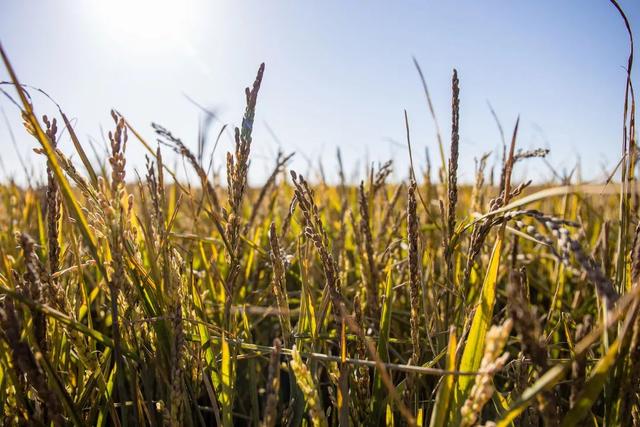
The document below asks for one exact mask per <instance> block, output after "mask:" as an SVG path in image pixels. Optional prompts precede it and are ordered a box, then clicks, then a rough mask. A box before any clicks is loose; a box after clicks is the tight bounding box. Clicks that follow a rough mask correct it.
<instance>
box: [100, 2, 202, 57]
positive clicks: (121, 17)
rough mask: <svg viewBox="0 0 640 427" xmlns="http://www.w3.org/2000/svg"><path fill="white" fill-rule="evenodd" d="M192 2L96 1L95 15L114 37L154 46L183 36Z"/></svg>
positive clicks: (126, 41)
mask: <svg viewBox="0 0 640 427" xmlns="http://www.w3.org/2000/svg"><path fill="white" fill-rule="evenodd" d="M190 3H191V1H175V0H110V1H103V0H100V1H96V2H95V3H94V4H95V6H96V12H97V13H98V14H99V19H100V21H101V22H102V23H103V25H104V26H105V27H106V29H107V30H108V31H109V32H111V33H113V34H112V36H113V37H114V38H117V39H120V40H121V41H123V42H125V43H134V44H144V45H147V46H149V45H151V44H152V43H172V42H176V41H177V40H179V39H180V38H182V36H183V35H184V34H183V32H184V31H185V30H186V28H187V27H188V25H186V22H187V18H188V11H189V10H190V7H189V6H190Z"/></svg>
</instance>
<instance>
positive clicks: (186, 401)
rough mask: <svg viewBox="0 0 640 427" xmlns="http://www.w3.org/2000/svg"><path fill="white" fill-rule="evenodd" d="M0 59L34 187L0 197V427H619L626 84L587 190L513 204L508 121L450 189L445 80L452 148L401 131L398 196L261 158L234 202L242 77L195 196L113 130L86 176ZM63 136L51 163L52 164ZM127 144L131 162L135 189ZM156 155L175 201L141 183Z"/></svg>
mask: <svg viewBox="0 0 640 427" xmlns="http://www.w3.org/2000/svg"><path fill="white" fill-rule="evenodd" d="M2 58H3V61H4V65H5V66H6V68H7V71H8V72H9V74H10V76H11V78H12V82H10V83H11V85H8V84H6V85H4V86H0V88H2V90H3V92H5V91H6V93H7V94H8V95H9V94H10V96H11V99H13V101H14V102H15V103H16V104H17V105H18V106H19V108H20V110H21V111H22V118H23V120H24V132H28V133H30V134H31V135H32V136H33V138H34V147H37V152H38V153H39V155H40V162H41V166H42V167H43V168H46V170H47V179H46V181H45V182H40V183H37V184H34V185H30V186H25V185H19V184H18V183H16V182H5V183H2V184H1V185H0V417H1V419H2V421H3V425H40V426H50V425H53V426H63V425H76V426H84V425H97V426H107V425H108V426H137V425H140V426H142V425H150V426H154V425H162V424H166V425H170V426H210V425H220V426H232V425H251V426H266V427H273V426H276V425H278V426H298V425H306V426H337V425H340V426H349V425H420V426H427V425H428V426H450V425H456V426H458V425H459V426H474V425H485V426H538V425H547V426H575V425H581V426H582V425H607V426H618V425H621V426H630V425H640V317H639V316H638V311H639V307H638V305H639V304H640V296H639V292H640V286H638V281H639V280H640V241H639V239H638V236H639V235H640V222H639V221H638V213H639V212H640V199H639V197H638V195H639V193H638V187H637V183H636V175H635V173H636V161H637V155H638V150H637V146H636V139H635V138H636V134H635V122H634V116H635V102H634V98H633V92H632V86H631V81H630V77H629V78H628V80H627V91H626V98H625V99H623V100H621V102H624V105H625V115H624V127H623V129H622V132H621V134H623V138H622V141H621V151H620V152H621V154H622V160H621V161H620V164H619V165H618V166H617V171H616V174H612V176H611V179H610V180H608V181H606V182H600V183H585V182H580V181H579V180H578V179H577V178H576V177H573V176H566V177H561V178H560V179H558V180H557V181H556V182H549V183H547V184H544V185H536V186H534V185H532V184H531V181H527V180H519V181H516V180H515V178H513V177H514V176H516V172H517V171H518V169H520V168H522V167H523V165H524V164H526V163H527V162H529V161H531V159H532V158H539V157H544V156H545V155H546V154H547V151H546V150H533V151H524V150H521V149H520V148H519V147H518V123H517V122H516V123H515V124H505V126H504V129H505V131H504V132H503V146H504V151H503V153H501V154H502V159H501V161H499V162H497V163H496V164H491V163H490V157H489V156H487V155H483V153H477V155H478V156H479V157H478V161H477V162H476V171H475V180H474V182H471V183H461V182H458V154H459V148H460V147H459V145H460V144H459V123H460V120H464V117H461V116H460V113H459V99H460V97H462V96H464V92H463V91H461V90H460V84H459V80H458V76H457V73H456V72H455V71H454V72H453V75H452V80H451V116H450V119H451V135H450V137H449V136H448V135H440V134H438V135H437V141H438V142H439V145H440V153H439V156H437V159H433V162H431V161H425V160H424V156H423V155H421V154H418V153H417V152H416V151H415V150H412V146H411V140H410V129H409V125H408V123H407V141H406V143H407V144H408V148H409V154H410V156H411V165H412V166H411V169H410V171H409V172H408V173H407V174H406V176H405V177H404V180H401V181H397V180H392V179H391V178H390V177H391V175H392V172H393V171H394V164H393V163H392V162H387V163H383V164H377V165H373V166H372V167H371V169H370V171H369V172H368V173H367V174H366V176H363V177H362V181H361V182H360V183H359V185H357V184H356V185H354V184H353V183H350V182H349V181H348V180H347V178H346V175H347V172H346V171H345V170H344V168H343V167H342V162H341V160H340V153H339V152H338V153H337V156H338V160H339V164H340V168H339V170H338V171H336V172H335V174H336V176H337V177H338V180H337V181H338V184H337V185H333V184H327V183H325V182H324V181H323V180H322V179H318V177H317V176H303V175H302V174H301V173H300V171H294V170H291V169H290V168H289V166H288V164H289V161H290V159H291V155H292V154H291V153H280V154H279V155H278V158H277V161H276V163H275V164H274V165H273V170H272V173H271V175H270V177H269V178H268V179H267V180H266V182H264V183H263V184H262V185H260V186H250V185H249V183H248V180H247V173H248V170H249V167H250V163H251V149H252V142H253V141H252V127H253V122H254V119H255V117H256V116H259V115H260V109H261V108H263V107H264V108H269V107H268V105H265V106H263V105H261V104H260V102H259V101H260V86H261V84H262V82H263V80H266V79H268V78H269V74H268V67H265V65H264V64H262V65H260V66H259V68H258V70H257V74H256V78H255V81H254V82H252V83H251V82H248V83H250V85H249V86H248V88H247V89H246V91H245V95H244V96H245V99H246V109H245V112H244V116H243V117H242V118H239V119H241V124H240V126H239V127H237V128H236V129H235V149H234V151H232V152H229V153H227V157H226V168H224V172H225V174H222V175H218V174H216V173H213V172H212V171H211V169H210V168H209V165H208V164H206V160H203V159H207V156H206V155H204V156H203V155H202V154H201V153H194V152H193V151H192V150H191V149H190V148H189V147H188V146H187V145H185V143H183V142H182V141H181V140H180V139H179V137H178V136H176V135H174V134H172V132H171V131H170V130H169V129H166V128H164V127H163V126H162V125H160V124H154V130H155V133H156V135H157V139H158V141H151V140H145V139H143V137H142V136H141V134H140V133H139V132H138V131H137V130H136V127H135V126H136V125H135V124H134V123H130V122H129V121H128V120H127V117H124V116H123V115H121V114H120V113H118V112H117V111H112V113H111V115H112V118H113V123H112V126H111V128H110V131H109V133H108V138H109V152H108V153H106V154H105V156H104V160H103V161H101V162H96V161H90V160H89V155H88V154H87V153H86V152H85V148H86V147H85V145H84V144H83V142H81V140H80V138H79V137H78V136H77V135H75V133H74V130H73V126H71V123H70V121H69V119H68V118H67V116H66V115H65V113H64V112H63V110H62V109H60V110H59V111H56V112H55V114H54V115H50V116H42V115H39V114H37V113H36V111H35V110H36V108H37V106H36V105H32V103H31V98H30V95H29V91H31V90H32V89H30V88H27V87H24V86H22V85H21V84H20V81H19V76H17V75H16V74H15V72H14V70H13V68H12V67H11V63H10V58H8V57H7V56H6V55H5V53H4V51H2ZM416 65H417V63H416ZM631 65H632V59H631V58H630V60H629V67H628V68H629V76H630V69H631ZM418 70H419V66H418ZM424 87H425V95H426V97H427V99H428V98H429V93H428V92H427V91H426V85H425V86H424ZM238 89H239V90H238V94H239V96H241V93H240V92H241V88H238ZM428 104H430V102H429V103H428ZM621 122H622V120H621ZM498 124H499V125H500V123H498ZM501 129H502V126H501ZM63 131H64V132H67V133H68V136H69V137H70V138H71V140H72V141H73V146H74V148H75V151H74V152H62V151H60V150H58V149H57V146H56V145H57V139H58V138H59V137H60V135H61V133H62V132H63ZM132 144H141V145H142V146H143V147H144V148H145V149H146V150H147V163H146V168H145V169H144V170H140V171H137V174H132V173H130V172H128V170H127V168H126V162H127V152H126V149H127V146H130V145H132ZM176 155H177V156H179V157H180V158H182V159H183V160H184V162H185V163H186V164H187V165H189V167H190V168H192V172H193V175H192V176H193V179H191V180H179V179H177V178H176V172H175V171H174V170H172V167H171V166H170V165H169V164H168V163H167V162H165V160H163V159H164V158H167V157H168V156H176ZM434 176H437V177H438V178H437V179H433V177H434Z"/></svg>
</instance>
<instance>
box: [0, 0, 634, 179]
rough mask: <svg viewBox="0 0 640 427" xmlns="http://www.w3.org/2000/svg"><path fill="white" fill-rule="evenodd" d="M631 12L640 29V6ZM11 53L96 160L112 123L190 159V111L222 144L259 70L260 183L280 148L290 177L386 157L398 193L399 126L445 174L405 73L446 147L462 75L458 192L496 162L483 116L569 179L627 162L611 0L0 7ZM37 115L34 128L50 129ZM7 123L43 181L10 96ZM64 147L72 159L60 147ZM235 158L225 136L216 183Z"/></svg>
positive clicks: (541, 168)
mask: <svg viewBox="0 0 640 427" xmlns="http://www.w3.org/2000/svg"><path fill="white" fill-rule="evenodd" d="M621 5H622V6H623V8H624V9H625V10H626V12H627V15H628V17H629V19H630V21H631V25H632V26H633V27H635V29H636V30H637V29H638V25H640V2H638V1H637V0H621ZM636 35H637V33H636ZM0 41H1V42H2V44H3V46H4V48H5V50H6V51H7V53H8V54H9V56H10V58H11V60H12V61H13V65H14V67H15V69H16V71H17V72H18V75H19V76H20V78H21V80H22V82H23V83H27V84H31V85H34V86H37V87H40V88H42V89H44V90H46V91H47V92H48V93H49V94H50V95H51V96H52V97H54V98H55V99H56V100H57V101H58V102H59V103H60V104H61V105H62V107H63V109H64V110H65V112H66V113H67V115H69V116H70V117H73V118H74V119H76V128H77V131H78V134H79V135H80V136H81V138H82V139H83V141H88V140H89V139H93V140H95V141H98V142H99V144H103V142H102V141H103V139H102V133H103V131H102V130H101V129H109V128H110V127H111V126H112V122H111V119H110V116H109V109H110V108H112V107H115V108H117V109H118V110H119V111H121V112H122V113H123V114H124V115H125V116H126V117H127V118H128V119H129V120H130V121H131V122H132V123H133V124H134V125H135V126H136V127H137V128H139V130H140V131H142V133H143V134H144V135H145V136H146V137H147V138H148V139H150V140H154V135H153V132H152V130H151V127H150V123H151V122H152V121H155V122H158V123H160V124H162V125H164V126H165V127H167V128H169V129H170V130H172V131H173V132H174V134H175V135H178V136H180V137H181V138H182V139H183V141H184V142H185V143H186V144H187V145H188V146H190V147H191V148H193V149H194V150H195V149H196V137H197V130H198V121H199V120H200V118H201V115H200V112H199V110H198V108H197V107H196V106H194V104H193V103H192V102H190V101H189V98H191V99H193V100H195V101H197V102H198V103H199V104H202V105H204V106H206V107H207V108H210V109H211V110H214V111H215V112H217V114H218V118H219V121H218V122H217V123H216V124H215V126H214V128H213V129H212V131H211V138H215V136H216V134H217V132H218V131H219V129H220V127H221V125H222V124H223V123H229V124H230V125H236V124H238V123H239V122H240V119H241V116H242V111H243V104H244V93H243V90H244V87H245V86H247V85H249V84H250V83H251V82H252V81H253V79H254V76H255V73H256V70H257V68H258V65H259V64H260V62H263V61H264V62H266V72H265V77H264V81H263V87H262V90H261V91H260V95H259V98H258V108H257V115H256V126H255V130H254V144H253V147H252V154H253V156H252V159H253V163H252V172H251V180H252V182H253V183H258V182H259V181H260V179H261V178H262V177H264V175H265V173H266V171H267V170H268V169H269V168H270V167H271V165H272V162H273V159H274V158H275V153H276V152H277V149H278V146H279V145H280V146H281V147H282V149H283V150H285V151H287V152H289V151H296V153H297V154H296V157H295V161H294V162H293V167H294V168H295V169H297V170H298V171H300V172H303V173H304V172H306V171H307V170H308V167H309V162H311V163H312V164H313V165H317V163H318V161H323V163H324V168H325V172H326V174H327V176H328V177H329V178H331V176H335V174H334V171H335V167H336V162H335V151H336V147H340V149H341V150H342V153H343V158H344V161H345V164H346V165H347V167H348V168H349V169H354V168H356V167H360V168H362V167H363V166H364V165H365V164H366V163H367V162H373V161H384V160H386V159H388V158H393V159H394V160H395V161H396V164H397V165H398V168H397V171H396V178H399V179H402V178H405V177H406V176H407V165H408V160H407V159H408V155H407V150H406V146H405V136H404V122H403V120H404V119H403V110H404V109H406V110H407V112H408V115H409V120H410V126H411V133H412V140H413V141H412V142H413V146H414V150H415V155H416V158H417V160H418V163H419V164H420V165H423V164H424V161H423V158H424V155H423V153H424V149H425V147H428V148H429V150H430V151H431V153H432V160H433V161H434V163H435V162H436V161H437V160H438V157H437V146H436V140H435V135H434V126H433V123H432V121H431V119H430V117H429V114H428V110H427V107H426V103H425V100H424V96H423V92H422V89H421V85H420V81H419V78H418V75H417V73H416V70H415V68H414V67H413V64H412V59H411V58H412V56H415V57H416V58H417V59H418V61H419V62H420V64H421V65H422V68H423V71H424V73H425V75H426V78H427V82H428V84H429V88H430V90H431V93H432V97H433V101H434V104H435V108H436V110H437V115H438V118H439V121H440V126H441V128H442V131H443V134H444V137H445V142H446V144H447V146H448V142H449V132H450V126H449V121H450V96H451V95H450V80H451V72H452V69H453V68H454V67H455V68H457V70H458V73H459V77H460V82H461V83H460V85H461V146H460V152H461V154H460V162H461V163H460V169H461V171H460V178H461V179H462V180H467V181H469V180H471V179H472V177H473V167H474V166H473V158H474V157H479V156H480V155H481V154H482V153H484V152H487V151H493V152H494V153H496V152H497V149H498V147H499V145H500V138H499V134H498V131H497V128H496V126H495V123H494V121H493V119H492V116H491V114H490V111H489V108H488V106H487V102H490V103H491V104H492V105H493V107H494V109H495V111H496V112H497V114H498V116H499V117H500V119H501V121H502V123H503V125H504V127H505V130H506V131H507V132H508V133H510V132H511V129H512V127H513V124H514V122H515V119H516V117H517V115H518V114H520V115H521V134H520V139H519V146H520V147H521V148H537V147H545V148H550V149H551V155H550V158H549V161H550V163H551V164H553V165H554V166H555V167H557V168H558V169H559V170H563V169H566V170H570V169H571V168H572V167H573V165H574V164H575V162H576V160H577V158H578V156H579V157H580V158H581V162H582V170H583V174H584V175H585V177H587V178H598V177H601V176H602V170H603V169H602V168H603V165H606V166H607V167H608V168H612V167H613V165H615V163H616V162H617V161H618V159H619V156H620V152H621V148H620V147H621V135H622V105H623V97H624V85H625V71H624V69H623V67H624V66H625V65H626V61H627V55H628V40H627V36H626V32H625V30H624V27H623V25H622V20H621V18H620V16H619V15H618V13H617V11H616V10H615V9H614V8H613V7H612V6H611V5H610V3H609V1H607V0H572V1H555V0H553V1H552V0H539V1H529V2H525V1H507V0H502V1H497V0H485V1H472V0H468V1H456V2H453V1H444V0H442V1H417V0H413V1H411V0H406V1H393V2H392V1H386V2H383V1H367V2H365V1H355V0H354V1H333V0H332V1H323V2H317V1H314V2H305V1H295V2H294V1H263V0H262V1H259V0H252V1H249V0H247V1H204V0H182V1H175V2H174V1H169V0H157V1H155V2H153V1H151V0H128V1H127V0H115V1H106V0H104V1H103V0H82V1H81V0H59V1H44V0H28V1H25V0H0ZM638 42H639V43H640V37H638ZM636 53H637V52H636ZM639 58H640V56H639ZM638 66H640V63H639V64H638ZM635 70H637V68H636V69H635ZM7 77H8V76H7V73H6V71H5V70H4V69H2V70H0V79H2V80H6V79H7ZM634 77H635V78H636V81H637V77H638V73H637V72H635V71H634ZM5 88H6V87H5ZM36 99H37V102H36V111H37V112H38V113H39V114H43V113H49V114H53V113H54V112H55V108H54V106H53V105H52V104H51V103H49V102H48V101H46V100H44V99H43V98H36ZM0 106H1V107H2V109H3V110H4V112H5V113H6V115H7V116H8V118H9V123H10V126H11V129H12V130H13V132H14V133H15V135H16V139H17V142H18V151H19V153H20V155H21V156H23V157H24V158H26V159H27V161H28V162H30V164H31V165H33V166H34V168H35V169H36V170H37V171H38V173H40V172H41V171H42V164H43V161H42V159H40V158H39V157H38V156H36V155H35V154H33V153H32V151H31V150H32V148H34V147H35V146H36V143H35V141H33V140H32V139H31V138H30V137H29V136H27V135H26V133H25V132H24V130H23V129H22V128H21V126H20V120H19V115H18V112H17V111H16V108H15V107H14V106H13V105H11V104H10V103H9V102H8V101H7V100H6V98H4V97H1V100H0ZM61 148H62V149H63V150H64V151H66V152H68V153H71V152H72V150H73V148H72V145H71V143H70V141H68V140H67V139H66V138H65V139H63V141H62V142H61ZM231 148H232V140H231V133H229V134H228V135H227V136H225V137H224V138H223V139H222V143H221V146H220V147H219V148H218V151H217V154H216V160H215V162H216V163H215V164H216V166H221V165H222V164H223V163H224V160H223V159H224V152H226V151H227V150H230V149H231ZM127 151H128V161H129V164H130V165H131V166H135V167H138V168H141V167H142V166H143V165H144V150H143V148H142V147H141V145H139V144H137V143H136V142H135V141H132V142H131V143H130V145H129V147H128V148H127ZM0 157H1V158H2V162H3V163H4V166H5V169H7V170H8V172H9V173H15V174H21V168H20V166H19V164H18V162H17V153H16V151H15V150H14V148H13V145H12V143H11V141H10V138H9V132H8V129H7V126H6V125H5V123H4V120H2V121H0ZM180 167H181V166H180ZM525 168H526V169H527V170H523V169H521V170H520V171H519V173H520V174H521V175H522V174H524V173H527V174H528V175H530V176H534V177H537V178H538V179H544V178H545V177H549V176H550V172H549V169H548V168H547V166H545V164H544V163H543V162H542V161H540V160H534V161H532V162H530V163H529V164H528V165H527V166H526V167H525Z"/></svg>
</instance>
